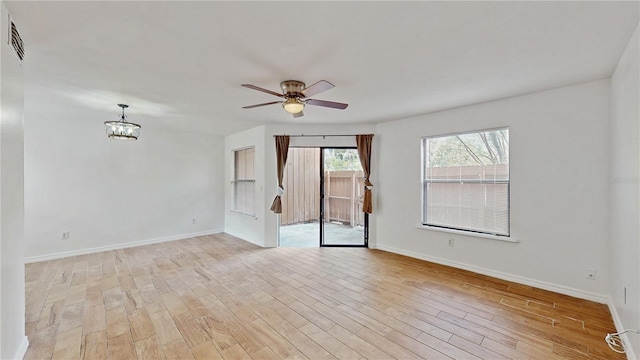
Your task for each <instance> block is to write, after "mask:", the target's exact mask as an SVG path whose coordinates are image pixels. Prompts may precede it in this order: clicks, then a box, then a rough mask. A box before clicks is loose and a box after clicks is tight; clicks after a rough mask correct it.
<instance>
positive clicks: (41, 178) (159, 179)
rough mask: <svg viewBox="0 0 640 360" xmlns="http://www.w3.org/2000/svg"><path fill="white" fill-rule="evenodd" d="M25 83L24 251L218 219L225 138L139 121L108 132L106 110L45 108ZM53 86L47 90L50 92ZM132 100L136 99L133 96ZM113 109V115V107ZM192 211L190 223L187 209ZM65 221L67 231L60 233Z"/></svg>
mask: <svg viewBox="0 0 640 360" xmlns="http://www.w3.org/2000/svg"><path fill="white" fill-rule="evenodd" d="M29 92H30V89H29V88H27V89H26V93H25V226H26V227H25V229H26V230H25V245H26V251H25V255H26V257H27V261H39V260H43V259H48V258H52V257H60V256H69V255H74V254H79V253H86V252H91V251H96V250H100V249H110V248H120V247H123V246H132V245H137V244H142V243H147V242H157V241H164V240H173V239H179V238H186V237H191V236H196V235H202V234H209V233H214V232H220V231H222V230H223V228H224V186H223V181H224V158H223V149H224V139H223V138H222V137H220V136H214V135H207V134H198V133H186V132H183V133H180V132H172V131H167V130H163V129H161V128H159V127H157V126H154V124H153V121H151V120H148V121H146V122H141V121H138V119H136V117H135V116H134V115H130V116H129V120H130V121H132V122H141V125H142V135H141V136H140V138H139V139H138V140H137V141H122V140H113V139H108V138H107V136H106V134H105V131H104V125H103V121H104V120H107V119H112V118H117V113H118V110H119V109H118V108H117V107H116V106H115V104H114V111H113V113H104V112H100V111H94V112H93V113H92V114H90V115H88V116H79V115H75V113H74V111H75V110H76V109H78V108H79V107H81V106H80V105H77V104H72V103H70V104H69V105H68V113H67V114H58V113H55V112H49V109H48V108H47V106H46V104H44V105H43V104H34V103H31V102H30V101H29V100H30V97H29ZM52 96H53V95H52ZM130 105H131V108H132V109H135V104H130ZM111 115H112V116H111ZM194 218H195V219H196V222H195V224H194V223H193V219H194ZM63 231H69V233H70V238H69V239H68V240H61V239H60V236H61V233H62V232H63Z"/></svg>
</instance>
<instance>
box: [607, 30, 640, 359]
mask: <svg viewBox="0 0 640 360" xmlns="http://www.w3.org/2000/svg"><path fill="white" fill-rule="evenodd" d="M638 31H639V30H638V29H637V28H636V31H635V33H634V34H633V37H632V38H631V41H630V42H629V45H628V46H627V49H626V50H625V53H624V55H623V56H622V58H621V59H620V62H619V63H618V66H617V68H616V70H615V72H614V73H613V76H612V77H611V122H610V124H611V125H610V127H611V130H610V144H611V146H610V158H611V159H610V167H609V180H610V192H609V193H610V233H609V236H608V237H607V241H606V242H607V246H608V247H610V248H611V261H610V266H611V275H610V287H609V293H610V294H611V300H612V303H613V306H614V308H615V312H617V315H618V317H619V319H618V320H619V321H620V322H621V323H620V324H617V325H618V326H620V327H622V328H633V329H640V206H639V205H640V191H639V189H640V180H639V179H640V141H639V137H640V90H639V85H638V84H639V82H640V71H639V64H640V56H639V53H640V46H639V43H640V39H639V35H638ZM624 287H626V288H627V300H626V304H625V300H624ZM628 340H629V341H630V343H631V344H632V349H633V352H634V353H635V354H640V335H637V334H630V335H629V336H628Z"/></svg>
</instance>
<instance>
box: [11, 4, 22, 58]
mask: <svg viewBox="0 0 640 360" xmlns="http://www.w3.org/2000/svg"><path fill="white" fill-rule="evenodd" d="M9 24H10V25H9V26H10V28H9V46H11V48H12V49H13V52H14V53H15V54H16V56H17V57H18V59H19V60H20V61H22V60H24V43H23V42H22V38H21V37H20V33H19V32H18V28H17V27H16V23H15V22H13V18H12V17H11V15H9Z"/></svg>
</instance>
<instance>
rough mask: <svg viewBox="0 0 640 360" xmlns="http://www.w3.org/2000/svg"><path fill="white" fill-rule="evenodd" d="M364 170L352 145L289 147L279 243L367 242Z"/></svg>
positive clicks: (350, 244) (326, 244) (346, 244)
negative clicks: (364, 211)
mask: <svg viewBox="0 0 640 360" xmlns="http://www.w3.org/2000/svg"><path fill="white" fill-rule="evenodd" d="M363 182H364V173H363V171H362V166H361V165H360V159H359V157H358V151H357V149H356V148H345V147H323V148H318V147H316V148H295V147H291V148H289V153H288V155H287V164H286V167H285V173H284V179H283V183H284V184H283V185H284V187H285V194H284V195H283V196H282V214H281V216H280V227H279V231H280V242H279V246H281V247H318V246H321V247H329V246H341V247H366V246H367V243H368V214H365V213H363V212H362V199H363V195H364V184H363Z"/></svg>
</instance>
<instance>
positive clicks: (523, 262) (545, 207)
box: [377, 80, 609, 302]
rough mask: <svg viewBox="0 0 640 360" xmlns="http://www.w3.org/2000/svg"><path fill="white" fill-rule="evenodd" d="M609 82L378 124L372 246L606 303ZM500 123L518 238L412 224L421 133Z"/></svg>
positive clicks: (417, 206)
mask: <svg viewBox="0 0 640 360" xmlns="http://www.w3.org/2000/svg"><path fill="white" fill-rule="evenodd" d="M608 89H609V82H608V81H607V80H602V81H596V82H590V83H585V84H579V85H574V86H570V87H564V88H559V89H554V90H549V91H544V92H539V93H534V94H529V95H524V96H518V97H513V98H508V99H503V100H499V101H492V102H487V103H482V104H477V105H471V106H466V107H462V108H456V109H452V110H447V111H443V112H439V113H434V114H428V115H422V116H417V117H413V118H409V119H404V120H398V121H392V122H388V123H383V124H379V125H378V136H377V138H378V139H377V140H378V142H379V143H378V149H379V151H378V161H377V162H378V163H379V164H382V165H381V166H383V167H384V169H380V170H379V171H378V182H377V185H378V186H377V190H378V192H377V197H378V209H377V211H378V213H377V244H378V247H379V248H380V249H383V250H388V251H392V252H397V253H402V254H407V255H410V256H414V257H418V258H423V259H427V260H431V261H435V262H440V263H445V264H450V265H454V266H458V267H462V268H467V269H470V270H473V271H477V272H480V273H485V274H489V275H493V276H497V277H501V278H505V279H509V280H514V281H518V282H521V283H525V284H530V285H535V286H538V287H542V288H547V289H551V290H554V291H559V292H562V293H567V294H571V295H576V296H580V297H583V298H589V299H593V300H597V301H601V302H605V301H606V294H607V292H608V287H607V280H608V279H609V275H608V270H607V265H608V264H607V255H606V254H607V251H608V246H609V244H608V243H607V241H608V232H607V231H608V226H607V206H608V203H607V201H608V200H607V188H608V185H607V181H608V176H607V174H608V168H607V149H606V147H607V141H608V129H607V119H608V96H609V91H608ZM503 126H508V127H509V129H510V133H509V136H510V159H511V164H510V172H511V235H512V237H513V238H514V239H517V240H519V242H518V243H511V242H504V241H499V240H492V239H483V238H479V237H474V236H466V235H453V234H450V233H444V232H439V231H433V230H423V229H418V228H417V227H416V226H417V225H418V224H420V221H421V179H420V143H421V141H420V139H421V137H424V136H431V135H439V134H447V133H452V132H462V131H470V130H476V129H486V128H495V127H503ZM450 238H454V240H455V246H454V247H448V246H447V240H448V239H450ZM587 268H595V269H596V270H597V279H596V280H588V279H586V276H585V275H586V269H587Z"/></svg>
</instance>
